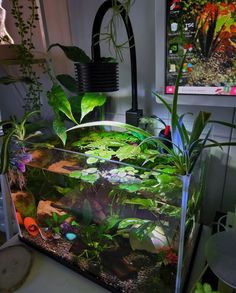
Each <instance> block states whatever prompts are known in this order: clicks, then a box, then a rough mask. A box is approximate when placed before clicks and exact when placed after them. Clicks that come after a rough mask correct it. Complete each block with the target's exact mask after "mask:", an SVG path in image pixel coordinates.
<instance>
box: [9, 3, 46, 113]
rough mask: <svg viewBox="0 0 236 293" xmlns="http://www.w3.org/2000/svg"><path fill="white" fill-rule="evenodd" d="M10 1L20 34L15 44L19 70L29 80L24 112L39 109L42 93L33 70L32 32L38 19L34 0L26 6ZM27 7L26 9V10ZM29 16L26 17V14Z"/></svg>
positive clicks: (40, 85)
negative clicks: (18, 43)
mask: <svg viewBox="0 0 236 293" xmlns="http://www.w3.org/2000/svg"><path fill="white" fill-rule="evenodd" d="M10 1H11V3H12V9H11V14H12V16H13V17H14V19H15V26H16V28H17V30H18V35H19V36H20V45H18V46H17V50H18V59H19V60H20V72H21V73H22V75H23V76H25V77H27V78H29V79H30V80H31V82H30V83H27V85H26V86H27V93H26V97H25V105H24V109H25V112H30V111H34V110H40V107H41V102H40V94H41V93H42V84H41V82H40V80H39V77H38V76H37V74H36V72H35V71H34V70H33V64H34V63H36V62H35V60H34V55H33V52H32V51H33V50H34V49H35V47H34V44H33V34H34V29H35V28H36V23H37V21H38V20H39V16H38V13H37V10H38V7H37V5H36V1H35V0H29V1H28V2H29V5H28V7H25V6H23V5H21V3H20V0H10ZM26 8H28V11H26ZM28 12H29V16H27V17H26V14H28Z"/></svg>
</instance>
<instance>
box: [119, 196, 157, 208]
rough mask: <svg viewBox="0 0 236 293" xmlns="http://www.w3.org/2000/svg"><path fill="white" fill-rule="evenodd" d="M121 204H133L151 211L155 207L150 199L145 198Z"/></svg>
mask: <svg viewBox="0 0 236 293" xmlns="http://www.w3.org/2000/svg"><path fill="white" fill-rule="evenodd" d="M123 203H125V204H133V205H140V206H142V207H143V208H146V209H152V208H155V207H156V203H155V201H154V200H152V199H147V198H133V199H127V200H124V201H123Z"/></svg>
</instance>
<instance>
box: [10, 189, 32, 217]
mask: <svg viewBox="0 0 236 293" xmlns="http://www.w3.org/2000/svg"><path fill="white" fill-rule="evenodd" d="M11 196H12V200H13V203H14V205H15V208H16V210H17V212H19V213H20V214H21V217H22V218H26V217H32V218H34V217H35V215H36V205H35V199H34V196H33V195H32V194H31V193H29V192H26V191H17V192H12V194H11Z"/></svg>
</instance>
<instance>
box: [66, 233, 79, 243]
mask: <svg viewBox="0 0 236 293" xmlns="http://www.w3.org/2000/svg"><path fill="white" fill-rule="evenodd" d="M65 237H66V239H67V240H69V241H73V240H75V238H76V237H77V236H76V234H75V233H66V235H65Z"/></svg>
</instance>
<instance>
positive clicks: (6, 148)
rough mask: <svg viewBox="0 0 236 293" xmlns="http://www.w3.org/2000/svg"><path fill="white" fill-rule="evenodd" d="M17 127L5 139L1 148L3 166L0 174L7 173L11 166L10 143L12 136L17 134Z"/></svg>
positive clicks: (0, 167) (0, 168)
mask: <svg viewBox="0 0 236 293" xmlns="http://www.w3.org/2000/svg"><path fill="white" fill-rule="evenodd" d="M15 132H16V129H12V130H11V131H9V132H8V134H7V135H6V136H5V137H4V139H3V144H2V148H1V166H0V174H5V173H6V172H7V171H8V167H9V143H10V141H11V138H12V136H13V135H14V134H15Z"/></svg>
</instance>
